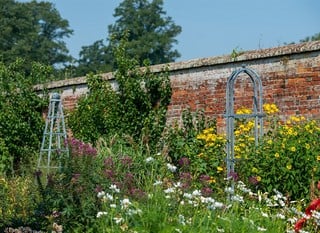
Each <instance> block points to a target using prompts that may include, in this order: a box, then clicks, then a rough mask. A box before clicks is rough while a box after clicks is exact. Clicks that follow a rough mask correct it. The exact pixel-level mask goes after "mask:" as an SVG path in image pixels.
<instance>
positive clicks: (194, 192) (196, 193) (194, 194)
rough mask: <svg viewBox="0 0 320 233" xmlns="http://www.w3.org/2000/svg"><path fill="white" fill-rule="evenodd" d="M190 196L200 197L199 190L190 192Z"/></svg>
mask: <svg viewBox="0 0 320 233" xmlns="http://www.w3.org/2000/svg"><path fill="white" fill-rule="evenodd" d="M192 196H194V197H197V196H201V191H200V190H194V191H193V192H192Z"/></svg>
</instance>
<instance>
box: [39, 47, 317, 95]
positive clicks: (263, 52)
mask: <svg viewBox="0 0 320 233" xmlns="http://www.w3.org/2000/svg"><path fill="white" fill-rule="evenodd" d="M313 51H320V41H311V42H305V43H299V44H290V45H285V46H280V47H273V48H267V49H258V50H250V51H243V52H242V51H241V52H239V53H237V54H235V55H232V54H229V55H222V56H214V57H207V58H198V59H192V60H187V61H181V62H171V63H166V64H159V65H153V66H151V67H150V70H151V71H152V72H154V73H159V72H162V71H163V70H164V69H166V68H167V69H168V71H169V72H173V71H179V70H188V69H194V68H201V67H207V66H216V65H221V64H227V63H233V62H240V63H241V62H242V63H244V64H245V62H246V61H250V60H258V59H264V58H272V57H279V56H286V55H293V54H301V53H306V52H313ZM142 69H143V68H142ZM101 76H102V77H103V78H104V79H106V80H111V79H113V78H114V76H113V73H112V72H109V73H103V74H101ZM86 83H87V82H86V77H77V78H71V79H66V80H59V81H53V82H50V83H45V84H38V85H35V86H34V89H35V90H36V91H41V90H43V89H45V88H46V89H49V90H52V89H59V88H66V87H70V86H77V85H85V84H86Z"/></svg>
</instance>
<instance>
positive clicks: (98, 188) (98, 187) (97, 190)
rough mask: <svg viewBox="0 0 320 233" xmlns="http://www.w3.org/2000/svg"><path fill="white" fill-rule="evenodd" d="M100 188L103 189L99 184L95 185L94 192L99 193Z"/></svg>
mask: <svg viewBox="0 0 320 233" xmlns="http://www.w3.org/2000/svg"><path fill="white" fill-rule="evenodd" d="M102 190H103V189H102V187H101V185H97V187H96V188H95V189H94V191H95V192H96V193H100V192H101V191H102Z"/></svg>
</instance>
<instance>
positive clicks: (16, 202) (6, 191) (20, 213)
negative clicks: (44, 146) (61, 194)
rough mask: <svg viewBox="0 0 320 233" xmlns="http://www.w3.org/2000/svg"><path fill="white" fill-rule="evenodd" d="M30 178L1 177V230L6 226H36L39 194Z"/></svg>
mask: <svg viewBox="0 0 320 233" xmlns="http://www.w3.org/2000/svg"><path fill="white" fill-rule="evenodd" d="M35 190H36V187H35V185H34V184H33V181H32V180H31V179H30V177H12V178H10V179H7V178H4V177H2V176H1V175H0V200H1V205H0V230H1V232H4V231H3V228H4V227H5V226H12V227H15V226H22V225H29V226H30V225H32V224H34V220H35V219H33V211H34V210H35V208H36V206H37V203H38V201H39V193H37V192H35Z"/></svg>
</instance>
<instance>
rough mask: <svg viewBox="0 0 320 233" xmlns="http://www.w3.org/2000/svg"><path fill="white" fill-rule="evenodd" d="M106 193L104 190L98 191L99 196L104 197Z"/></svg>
mask: <svg viewBox="0 0 320 233" xmlns="http://www.w3.org/2000/svg"><path fill="white" fill-rule="evenodd" d="M105 195H106V193H105V192H104V191H101V192H98V194H97V197H98V198H103V197H104V196H105Z"/></svg>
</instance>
